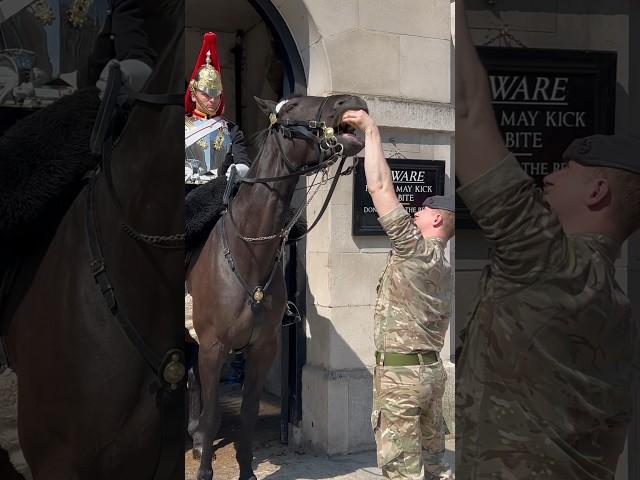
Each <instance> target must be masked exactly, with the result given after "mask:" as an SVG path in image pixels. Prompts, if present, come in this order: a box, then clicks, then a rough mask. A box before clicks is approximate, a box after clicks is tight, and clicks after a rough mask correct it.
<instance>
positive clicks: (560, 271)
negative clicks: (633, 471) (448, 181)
mask: <svg viewBox="0 0 640 480" xmlns="http://www.w3.org/2000/svg"><path fill="white" fill-rule="evenodd" d="M459 194H460V196H461V197H462V198H463V200H464V201H465V203H466V205H468V206H469V208H470V211H471V215H472V216H473V218H474V219H475V220H476V222H477V223H478V225H479V226H480V227H481V229H482V230H483V232H484V234H485V235H486V237H487V238H488V239H489V240H491V241H493V242H495V254H494V258H493V259H492V261H491V264H490V266H488V267H487V268H486V269H485V271H484V274H483V277H482V281H481V285H480V292H479V296H478V300H477V302H476V304H475V306H474V307H473V309H472V312H471V315H470V318H469V319H468V323H467V326H466V327H465V329H466V335H465V337H466V338H465V340H464V343H463V347H462V354H461V356H460V358H459V359H458V362H457V364H456V377H457V385H456V396H457V398H456V415H457V419H456V435H457V436H458V438H457V439H456V450H457V454H458V459H457V462H456V470H457V471H458V472H460V475H461V478H474V479H485V478H487V479H488V478H491V479H521V478H522V479H524V478H527V479H528V478H533V477H535V478H539V479H562V480H572V479H576V480H577V479H613V478H614V471H615V468H616V462H617V458H618V455H619V454H620V453H621V451H622V448H623V447H624V440H625V429H626V425H627V424H628V423H629V422H630V416H631V390H630V384H631V380H632V376H633V375H634V374H633V370H634V367H633V366H632V364H633V358H634V349H635V348H636V347H635V346H636V345H637V342H638V336H637V329H636V327H635V325H634V323H633V321H632V319H631V311H630V304H629V301H628V299H627V298H626V297H625V295H624V293H623V292H622V290H621V289H620V287H619V286H618V283H617V282H616V279H615V266H614V261H615V258H616V255H617V252H618V250H619V245H617V244H616V243H614V242H613V241H612V240H610V239H608V238H606V237H604V236H602V235H596V234H591V235H583V234H581V235H565V234H564V233H563V231H562V229H561V226H560V223H559V221H558V219H557V217H556V216H555V215H554V214H552V213H551V212H550V211H549V210H548V209H547V208H545V206H544V205H543V204H542V202H541V200H540V198H539V196H538V195H536V192H535V189H534V184H533V180H532V179H531V178H530V177H528V176H527V175H526V174H525V173H524V171H523V170H522V169H521V168H520V166H519V165H518V162H517V161H516V160H515V158H514V157H513V156H509V157H507V158H506V159H505V160H504V161H503V162H501V163H500V164H499V165H498V166H496V167H495V168H494V169H493V170H492V171H490V172H487V173H486V174H485V175H483V176H482V177H481V178H478V179H476V180H474V181H473V182H471V183H469V184H467V185H465V186H463V187H462V188H460V189H459ZM636 354H637V353H636Z"/></svg>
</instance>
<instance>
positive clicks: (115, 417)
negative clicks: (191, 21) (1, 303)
mask: <svg viewBox="0 0 640 480" xmlns="http://www.w3.org/2000/svg"><path fill="white" fill-rule="evenodd" d="M182 39H183V29H182V28H179V29H177V30H176V33H175V34H174V35H173V36H172V37H171V38H170V40H169V41H168V42H167V47H166V51H165V52H164V54H163V55H162V57H161V59H160V60H159V61H158V63H157V66H156V69H155V70H154V73H153V74H152V77H151V78H150V79H149V81H148V83H147V85H146V87H145V89H144V94H146V96H145V95H142V96H140V95H139V96H138V97H137V101H136V103H135V104H134V106H133V108H132V110H131V113H130V115H129V119H128V121H127V123H126V125H125V126H124V129H123V130H122V132H121V135H120V137H119V140H118V142H117V143H116V144H115V146H114V148H113V152H112V154H110V155H109V154H108V153H109V149H108V146H107V150H106V152H107V155H106V156H105V157H104V161H103V162H102V168H101V169H100V170H98V171H95V172H94V175H93V176H91V178H90V179H89V180H87V184H86V185H85V187H84V188H83V189H82V190H81V191H80V193H79V194H78V195H77V196H76V197H75V198H74V199H73V200H72V201H71V202H70V208H69V209H68V211H67V212H66V213H65V214H64V217H63V218H62V220H61V222H60V223H59V225H57V226H56V227H55V228H54V229H52V230H51V232H50V238H48V239H47V240H46V241H43V242H42V243H41V245H40V248H39V250H37V251H34V252H32V253H33V254H32V256H31V258H29V259H27V260H25V261H24V262H23V265H21V268H20V269H19V271H18V274H17V276H16V278H15V282H14V287H13V290H12V294H11V297H10V298H9V303H8V306H7V308H6V310H5V317H6V318H5V319H4V320H5V321H7V322H8V327H5V332H6V341H7V346H8V351H9V357H10V358H9V360H10V363H11V365H12V367H13V368H14V370H15V371H16V372H17V374H18V378H19V420H18V428H19V434H20V441H21V446H22V449H23V451H24V454H25V458H26V460H27V462H28V464H29V466H30V468H31V471H32V473H33V476H34V478H35V479H36V480H46V479H52V480H53V479H62V478H65V479H84V478H91V479H108V480H112V479H116V478H117V479H131V480H133V479H135V480H139V479H152V478H158V479H178V478H183V475H184V466H183V454H182V450H181V446H182V442H183V417H182V415H183V413H182V412H183V410H182V405H183V396H182V393H181V390H180V388H179V387H180V386H181V385H182V383H181V377H182V375H181V373H182V371H181V369H182V366H181V355H182V354H181V351H180V349H181V347H182V346H183V340H184V339H183V330H182V328H183V327H182V325H183V322H182V319H183V313H184V312H183V296H182V290H183V278H184V273H183V260H184V249H183V248H182V246H181V240H182V237H183V233H182V232H184V220H183V210H182V205H183V191H182V190H183V186H182V181H181V179H182V166H181V165H182V161H181V158H182V156H183V155H182V124H183V115H184V110H183V107H182V104H181V101H179V100H180V98H181V95H180V96H178V95H173V96H171V95H167V93H168V92H179V91H181V90H182V88H183V82H184V79H183V77H184V65H183V55H182V54H183V43H182ZM87 140H88V139H87ZM173 349H175V350H173ZM165 352H170V354H169V355H167V356H165V355H164V354H165Z"/></svg>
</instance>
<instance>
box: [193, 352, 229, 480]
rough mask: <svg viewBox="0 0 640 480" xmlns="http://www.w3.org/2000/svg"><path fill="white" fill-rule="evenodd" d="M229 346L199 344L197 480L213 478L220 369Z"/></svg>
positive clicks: (218, 409)
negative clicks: (200, 442)
mask: <svg viewBox="0 0 640 480" xmlns="http://www.w3.org/2000/svg"><path fill="white" fill-rule="evenodd" d="M228 352H229V348H228V347H226V346H225V345H222V344H221V343H216V344H214V345H213V346H211V347H209V348H206V347H203V346H202V344H201V345H200V351H199V352H198V365H199V367H200V380H201V384H202V387H201V388H202V390H201V395H202V413H201V414H200V421H199V425H198V430H199V431H200V432H201V434H202V457H201V459H200V468H198V480H211V479H212V478H213V465H212V463H211V462H212V461H213V441H214V440H215V439H216V434H217V433H218V429H219V428H220V408H219V393H220V387H219V386H220V371H221V370H222V365H223V364H224V359H225V357H226V355H227V353H228Z"/></svg>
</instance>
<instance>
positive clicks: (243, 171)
mask: <svg viewBox="0 0 640 480" xmlns="http://www.w3.org/2000/svg"><path fill="white" fill-rule="evenodd" d="M234 165H235V167H236V173H237V174H238V176H240V177H246V176H247V172H248V171H249V167H247V166H246V165H245V164H244V163H236V164H234ZM226 175H227V180H229V176H230V175H231V167H229V168H228V169H227V174H226Z"/></svg>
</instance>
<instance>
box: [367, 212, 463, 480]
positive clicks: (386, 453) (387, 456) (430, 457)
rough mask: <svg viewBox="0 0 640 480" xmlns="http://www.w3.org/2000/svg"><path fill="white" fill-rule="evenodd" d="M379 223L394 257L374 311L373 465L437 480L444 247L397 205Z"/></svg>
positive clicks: (446, 277)
mask: <svg viewBox="0 0 640 480" xmlns="http://www.w3.org/2000/svg"><path fill="white" fill-rule="evenodd" d="M379 221H380V224H381V225H382V227H383V228H384V230H385V232H386V233H387V235H388V236H389V238H390V239H391V242H392V245H393V251H392V252H391V254H390V257H389V260H388V262H387V266H386V268H385V270H384V272H383V274H382V277H381V279H380V283H379V285H378V300H377V304H376V308H375V345H376V351H377V353H376V368H375V374H374V395H373V396H374V405H373V407H374V410H373V414H372V416H371V422H372V426H373V429H374V433H375V437H376V443H377V446H378V448H377V454H378V465H379V466H380V467H381V468H382V471H383V473H384V475H385V477H386V478H391V479H409V480H423V479H424V478H430V475H431V474H433V475H434V476H435V478H438V476H439V475H440V474H441V473H443V470H444V469H445V468H446V466H444V465H443V454H444V450H445V446H444V420H443V416H442V396H443V394H444V389H445V382H446V378H447V376H446V372H445V370H444V367H443V365H442V362H441V360H440V358H439V352H440V351H441V350H442V347H443V344H444V338H445V334H446V331H447V327H448V325H449V319H450V316H451V288H452V278H451V268H450V266H449V262H448V261H447V260H446V258H445V241H444V240H441V239H439V238H423V237H422V235H421V233H420V230H419V229H418V227H417V226H416V224H415V223H414V221H413V219H412V218H411V217H410V216H409V214H408V213H407V212H406V210H405V209H404V208H403V207H402V206H398V207H397V208H396V209H394V210H393V211H391V212H390V213H388V214H387V215H384V216H383V217H380V219H379ZM423 450H424V453H426V455H427V457H426V459H425V461H424V464H423ZM425 467H426V472H425ZM425 473H426V475H427V476H425Z"/></svg>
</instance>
